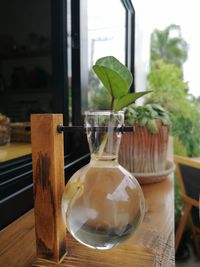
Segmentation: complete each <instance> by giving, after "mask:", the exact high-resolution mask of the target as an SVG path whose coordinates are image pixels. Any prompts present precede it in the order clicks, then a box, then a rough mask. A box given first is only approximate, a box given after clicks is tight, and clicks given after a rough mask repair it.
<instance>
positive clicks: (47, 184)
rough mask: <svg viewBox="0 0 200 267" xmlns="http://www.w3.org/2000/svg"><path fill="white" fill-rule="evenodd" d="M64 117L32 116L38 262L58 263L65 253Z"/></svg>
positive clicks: (57, 115)
mask: <svg viewBox="0 0 200 267" xmlns="http://www.w3.org/2000/svg"><path fill="white" fill-rule="evenodd" d="M58 124H63V116H62V114H37V115H32V116H31V140H32V162H33V184H34V203H35V229H36V246H37V258H42V259H48V260H52V261H55V262H59V261H60V260H61V259H62V257H63V256H64V254H65V253H66V228H65V225H64V222H63V219H62V213H61V199H62V193H63V190H64V185H65V183H64V150H63V134H62V133H57V125H58Z"/></svg>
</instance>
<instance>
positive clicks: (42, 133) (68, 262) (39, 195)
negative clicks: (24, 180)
mask: <svg viewBox="0 0 200 267" xmlns="http://www.w3.org/2000/svg"><path fill="white" fill-rule="evenodd" d="M59 124H62V115H60V114H58V115H56V114H53V115H50V114H46V115H32V118H31V131H32V151H33V152H32V156H33V180H34V197H35V209H34V213H35V233H36V247H37V255H36V260H35V261H34V263H32V265H33V266H43V267H45V266H54V267H58V266H60V267H62V266H66V267H73V266H74V267H77V266H81V267H86V266H91V267H111V266H113V267H114V266H120V267H125V266H126V267H129V266H130V267H132V266H137V267H140V266H145V267H151V266H152V267H153V266H163V267H164V266H174V253H173V197H172V196H173V190H172V185H173V184H172V181H171V179H167V180H166V181H165V182H163V183H160V184H155V185H150V186H148V187H144V188H143V190H144V194H145V198H146V209H147V211H146V216H145V219H144V222H143V224H142V225H141V227H140V228H139V230H138V231H137V233H136V234H135V235H134V236H133V237H131V239H129V240H128V241H127V242H126V243H124V244H122V245H120V246H119V247H117V248H115V249H112V250H107V251H105V250H101V251H100V250H94V249H89V248H87V247H85V246H84V245H81V244H80V243H78V242H77V241H76V240H75V239H74V238H73V237H72V236H71V235H70V234H69V233H66V228H65V226H64V223H63V220H62V214H61V199H62V193H63V190H64V152H63V134H62V133H57V125H59ZM159 192H160V193H159ZM169 200H170V201H169ZM165 203H168V204H167V207H166V208H163V207H165ZM27 216H29V218H28V225H27V226H26V225H25V221H24V219H22V221H19V223H18V224H20V225H23V227H26V228H25V229H27V227H29V229H30V225H33V222H32V221H33V218H32V217H31V216H32V215H31V214H29V215H27ZM169 216H172V217H169ZM166 218H169V220H168V219H166ZM159 220H160V223H158V222H159ZM15 229H16V226H15ZM31 229H32V230H33V229H34V226H32V228H31ZM29 235H30V236H31V239H30V240H33V239H34V238H33V235H32V234H31V233H29V234H26V235H25V236H26V239H27V240H26V242H27V243H26V246H28V242H29V241H28V240H29V239H28V238H29ZM5 236H6V237H8V236H10V237H12V232H11V233H10V231H8V233H7V232H6V233H5ZM20 242H21V240H19V243H20ZM21 243H23V242H21ZM21 243H20V244H21ZM24 245H25V244H24ZM18 247H23V244H21V245H18ZM13 251H16V246H13V249H12V250H11V249H10V250H9V253H10V254H11V253H14V252H13ZM66 251H67V252H66ZM9 253H8V254H9ZM8 254H6V257H7V255H8ZM32 254H33V255H34V250H33V251H32ZM24 255H26V254H24ZM27 255H28V254H27ZM29 255H30V253H29ZM24 257H25V256H24ZM32 257H33V256H32ZM34 258H35V256H34ZM7 259H8V257H7ZM19 260H21V258H20V259H19V254H16V261H18V262H19ZM6 262H8V261H6ZM9 266H14V265H9ZM15 266H25V267H27V266H29V265H28V260H26V263H25V261H24V263H23V265H15Z"/></svg>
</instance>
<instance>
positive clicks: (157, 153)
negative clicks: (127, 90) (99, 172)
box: [119, 104, 172, 183]
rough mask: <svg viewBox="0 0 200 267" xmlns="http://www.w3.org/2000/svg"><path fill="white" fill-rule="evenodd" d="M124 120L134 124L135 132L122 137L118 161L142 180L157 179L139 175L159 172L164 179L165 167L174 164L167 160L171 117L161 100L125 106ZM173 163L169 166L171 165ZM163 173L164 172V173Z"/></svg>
mask: <svg viewBox="0 0 200 267" xmlns="http://www.w3.org/2000/svg"><path fill="white" fill-rule="evenodd" d="M125 122H126V124H127V125H132V126H133V127H134V129H135V130H134V132H133V133H131V134H126V135H124V136H123V138H122V144H121V149H120V153H119V162H120V163H121V164H122V165H123V166H124V167H125V168H127V169H128V170H129V171H130V172H131V173H133V174H135V175H136V177H137V178H139V179H140V182H142V183H144V182H145V183H149V182H152V181H154V179H150V177H149V179H141V177H138V176H140V175H141V176H142V175H143V176H145V174H146V175H147V176H148V175H149V176H151V177H153V176H156V175H157V176H158V178H157V179H156V181H160V180H162V179H163V178H164V177H165V176H166V174H165V171H166V168H167V171H168V168H170V167H172V166H171V163H170V162H168V161H167V148H168V138H169V127H170V117H169V114H168V112H167V111H166V110H165V109H163V108H162V107H161V106H160V105H158V104H147V105H141V106H136V105H131V106H129V107H128V108H126V110H125ZM169 165H170V166H169ZM160 174H163V176H162V175H161V176H160Z"/></svg>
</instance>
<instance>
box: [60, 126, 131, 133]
mask: <svg viewBox="0 0 200 267" xmlns="http://www.w3.org/2000/svg"><path fill="white" fill-rule="evenodd" d="M89 128H90V130H91V131H95V132H96V131H98V132H104V131H105V130H106V129H108V127H107V126H98V127H89ZM57 131H58V133H62V132H67V133H73V132H82V133H85V132H86V127H84V126H63V125H58V126H57ZM114 131H115V132H121V133H122V134H123V133H131V132H134V131H135V129H134V126H124V125H122V126H120V127H114Z"/></svg>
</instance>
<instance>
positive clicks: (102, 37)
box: [87, 0, 126, 109]
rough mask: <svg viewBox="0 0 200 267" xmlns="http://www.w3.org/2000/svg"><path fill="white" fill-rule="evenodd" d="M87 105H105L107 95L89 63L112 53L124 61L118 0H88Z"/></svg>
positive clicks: (122, 11)
mask: <svg viewBox="0 0 200 267" xmlns="http://www.w3.org/2000/svg"><path fill="white" fill-rule="evenodd" d="M87 17H88V22H87V25H88V33H87V34H88V95H87V97H88V107H87V108H89V109H107V108H108V107H109V106H108V105H109V103H110V101H109V97H108V96H107V95H106V91H105V89H103V88H102V85H101V84H100V83H99V82H98V80H97V78H96V77H95V75H94V73H93V71H91V68H92V66H93V65H94V64H95V62H96V60H97V59H98V58H100V57H103V56H109V55H112V56H115V57H116V58H117V59H119V60H120V61H121V62H122V63H123V64H125V45H126V44H125V30H126V29H125V19H126V11H125V9H124V7H123V5H122V3H121V1H120V0H109V1H107V0H101V1H99V0H88V9H87Z"/></svg>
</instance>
